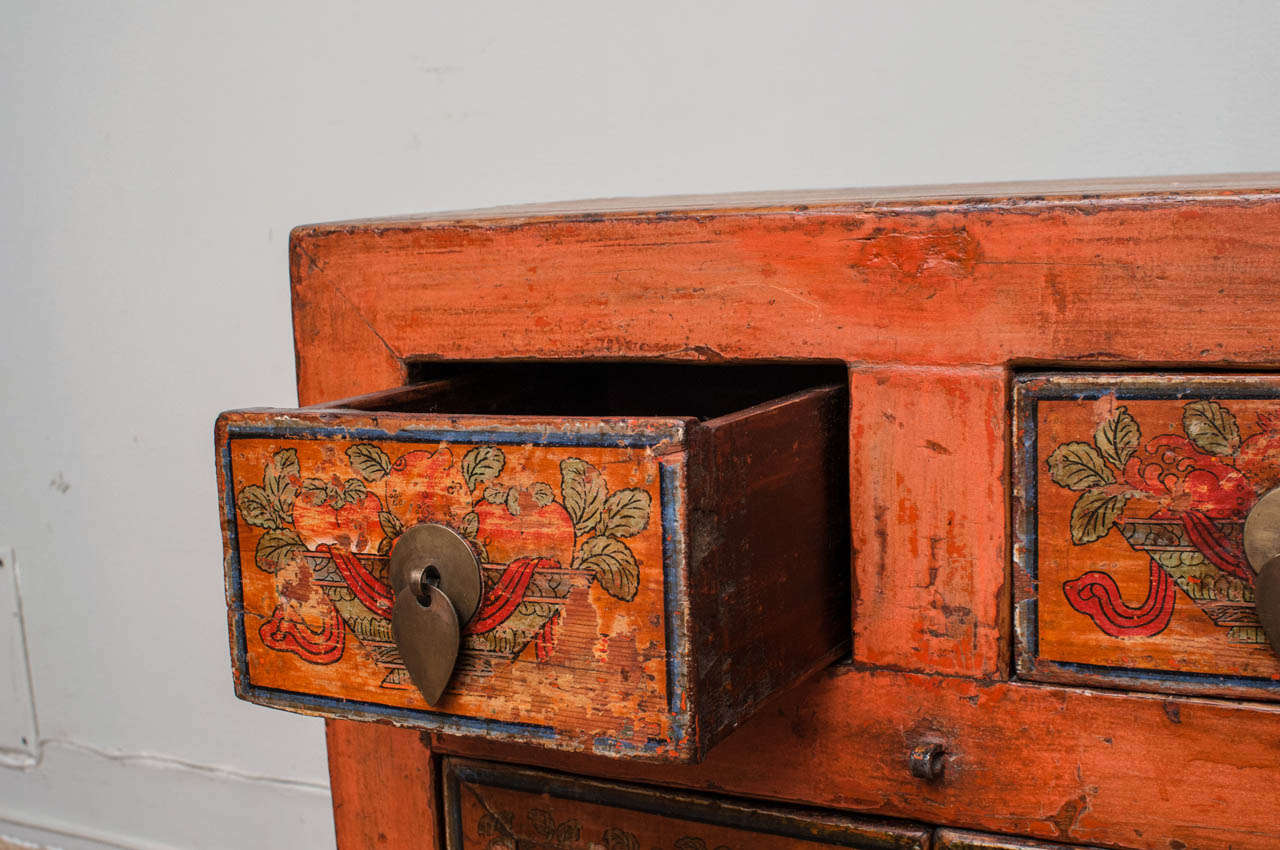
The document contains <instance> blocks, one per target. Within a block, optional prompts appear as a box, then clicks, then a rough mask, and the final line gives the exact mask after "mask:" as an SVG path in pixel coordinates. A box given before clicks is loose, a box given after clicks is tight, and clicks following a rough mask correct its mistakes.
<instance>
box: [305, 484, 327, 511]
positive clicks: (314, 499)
mask: <svg viewBox="0 0 1280 850" xmlns="http://www.w3.org/2000/svg"><path fill="white" fill-rule="evenodd" d="M329 489H330V488H329V485H328V484H326V483H325V482H323V481H321V480H320V479H319V478H307V479H304V480H303V482H302V488H301V495H302V498H304V499H306V500H307V501H308V502H310V503H311V504H312V505H314V506H316V507H319V506H320V505H323V504H324V503H325V502H326V501H328V499H329V495H330V494H329Z"/></svg>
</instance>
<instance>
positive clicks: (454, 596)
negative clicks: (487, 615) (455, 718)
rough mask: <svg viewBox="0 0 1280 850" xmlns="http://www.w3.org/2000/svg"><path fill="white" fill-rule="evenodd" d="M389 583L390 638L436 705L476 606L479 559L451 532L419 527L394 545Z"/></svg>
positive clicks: (412, 676) (444, 528)
mask: <svg viewBox="0 0 1280 850" xmlns="http://www.w3.org/2000/svg"><path fill="white" fill-rule="evenodd" d="M390 579H391V589H392V591H393V592H394V593H395V607H394V608H393V610H392V614H391V636H392V638H393V639H394V640H395V644H396V649H398V650H399V652H400V657H401V658H402V659H403V660H404V666H405V669H407V670H408V671H409V678H410V679H411V680H413V683H414V684H415V685H417V686H418V690H419V691H421V692H422V697H423V699H425V700H426V701H427V703H428V704H430V705H436V704H438V703H439V702H440V697H441V696H442V695H443V694H444V689H445V686H447V685H448V684H449V678H450V677H451V676H452V675H453V667H454V664H455V663H456V662H457V660H458V646H459V645H460V643H461V639H462V627H463V626H465V625H466V624H467V621H469V620H470V619H471V617H472V615H473V614H475V612H476V606H477V605H478V604H479V602H480V592H481V579H480V559H479V558H477V557H476V553H475V551H474V550H473V549H472V548H471V544H469V543H468V542H467V541H466V540H465V539H464V538H463V537H462V535H460V534H458V533H457V532H456V531H454V530H453V529H451V528H449V527H448V526H444V525H439V524H437V523H423V524H421V525H415V526H413V527H412V528H409V529H407V530H406V531H405V532H404V534H402V535H400V537H399V539H397V540H396V544H395V547H394V548H393V549H392V550H391V564H390Z"/></svg>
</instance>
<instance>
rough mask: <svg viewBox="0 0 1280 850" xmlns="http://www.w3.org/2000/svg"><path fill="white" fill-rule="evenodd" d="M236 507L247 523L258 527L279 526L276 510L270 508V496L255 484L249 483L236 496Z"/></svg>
mask: <svg viewBox="0 0 1280 850" xmlns="http://www.w3.org/2000/svg"><path fill="white" fill-rule="evenodd" d="M236 509H237V510H239V511H240V516H242V517H244V521H245V522H247V523H249V525H256V526H257V527H258V528H279V527H280V522H279V519H278V518H277V516H276V512H275V511H273V510H272V509H271V497H270V496H269V495H267V491H266V490H264V489H262V488H261V487H259V486H258V485H257V484H250V485H249V486H248V487H245V488H244V489H243V490H241V491H240V495H239V496H238V497H237V498H236Z"/></svg>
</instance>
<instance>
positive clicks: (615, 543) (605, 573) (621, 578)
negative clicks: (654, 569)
mask: <svg viewBox="0 0 1280 850" xmlns="http://www.w3.org/2000/svg"><path fill="white" fill-rule="evenodd" d="M573 566H574V567H575V568H576V569H584V570H591V571H592V572H593V573H595V576H596V580H597V581H599V582H600V587H602V588H603V589H604V591H605V593H608V594H609V595H610V596H612V597H614V598H615V599H621V600H622V601H623V602H630V601H631V600H632V599H635V598H636V591H637V590H639V589H640V567H639V565H638V564H636V556H635V555H633V554H632V553H631V549H630V547H628V546H627V544H625V543H623V542H622V541H621V540H618V539H616V538H613V537H606V536H605V535H598V536H596V537H590V538H588V539H587V540H586V541H585V542H584V543H583V544H582V546H581V547H579V549H578V553H577V554H576V555H575V556H574V558H573Z"/></svg>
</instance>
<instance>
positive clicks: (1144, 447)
mask: <svg viewBox="0 0 1280 850" xmlns="http://www.w3.org/2000/svg"><path fill="white" fill-rule="evenodd" d="M1257 425H1258V428H1259V430H1258V432H1256V433H1253V434H1252V435H1250V436H1248V437H1247V438H1245V437H1244V436H1243V435H1242V433H1241V429H1240V424H1239V422H1238V420H1237V418H1236V416H1235V415H1234V414H1233V413H1232V412H1231V411H1230V410H1229V409H1228V408H1227V407H1226V406H1225V405H1223V404H1220V403H1219V402H1216V401H1209V400H1201V401H1192V402H1189V403H1187V404H1186V405H1185V406H1184V407H1183V413H1182V433H1181V434H1159V435H1157V436H1155V437H1153V438H1151V439H1149V440H1147V441H1146V442H1145V443H1144V442H1143V439H1142V429H1141V427H1140V425H1139V423H1138V421H1137V420H1136V419H1135V418H1134V417H1133V415H1132V414H1130V413H1129V411H1128V409H1127V408H1125V407H1123V406H1121V407H1116V408H1114V410H1113V411H1112V412H1111V414H1110V416H1109V417H1108V418H1107V419H1105V420H1104V421H1103V422H1102V423H1101V424H1099V425H1098V427H1097V429H1096V430H1095V432H1094V434H1093V440H1092V442H1082V441H1077V442H1068V443H1063V444H1062V445H1060V446H1058V447H1057V448H1056V449H1054V451H1053V453H1052V454H1050V455H1049V457H1048V460H1047V466H1048V471H1049V475H1050V477H1051V478H1052V479H1053V481H1054V483H1056V484H1057V485H1059V486H1061V487H1065V488H1067V489H1070V490H1073V491H1076V492H1078V493H1079V494H1080V495H1079V496H1078V497H1077V498H1076V502H1075V505H1074V507H1073V509H1072V511H1071V518H1070V531H1071V540H1072V542H1073V543H1074V544H1075V545H1077V546H1084V545H1088V544H1090V543H1092V542H1094V541H1097V540H1100V539H1102V538H1103V537H1105V536H1107V535H1108V534H1110V533H1111V531H1112V530H1113V529H1116V530H1118V531H1119V532H1120V534H1121V535H1122V536H1123V537H1124V539H1125V540H1126V541H1127V542H1128V544H1129V545H1130V546H1131V547H1132V548H1133V549H1135V550H1137V551H1140V552H1144V553H1146V554H1147V555H1148V557H1149V559H1150V580H1149V584H1148V589H1147V596H1146V598H1145V599H1144V600H1143V602H1141V603H1140V604H1138V605H1130V604H1128V603H1126V602H1125V601H1124V600H1123V599H1122V598H1121V594H1120V590H1119V587H1118V586H1117V584H1116V581H1115V579H1114V578H1113V577H1112V576H1111V575H1110V574H1109V573H1107V572H1105V571H1101V570H1094V571H1089V572H1086V573H1084V574H1083V575H1081V576H1079V577H1077V578H1074V579H1071V580H1069V581H1067V582H1065V583H1064V584H1063V593H1064V594H1065V595H1066V598H1067V601H1068V602H1069V603H1070V604H1071V606H1072V607H1073V608H1074V609H1075V610H1077V611H1079V612H1080V613H1082V614H1085V615H1087V616H1088V617H1089V618H1090V619H1092V620H1093V622H1094V623H1095V624H1096V625H1097V627H1098V628H1099V629H1101V630H1102V631H1103V632H1105V633H1106V634H1108V635H1111V636H1113V637H1126V636H1151V635H1156V634H1159V633H1160V632H1162V631H1163V630H1164V629H1165V628H1166V627H1167V626H1168V625H1169V622H1170V620H1171V619H1172V617H1173V610H1174V604H1175V602H1176V599H1177V591H1178V590H1181V591H1182V592H1183V593H1185V594H1186V595H1187V596H1189V597H1190V598H1191V599H1192V601H1194V602H1195V603H1196V605H1198V606H1199V607H1200V608H1201V609H1202V610H1203V611H1204V612H1205V614H1207V615H1208V616H1209V618H1210V619H1211V620H1212V621H1213V622H1214V623H1215V624H1216V625H1218V626H1221V627H1223V628H1226V629H1227V630H1228V633H1227V638H1228V640H1231V641H1233V642H1238V643H1264V642H1265V640H1266V638H1265V636H1264V635H1263V633H1262V629H1261V627H1260V625H1259V623H1258V619H1257V614H1256V611H1255V609H1254V606H1253V583H1254V577H1255V573H1254V571H1253V569H1252V568H1251V567H1250V566H1249V563H1248V561H1247V559H1246V558H1245V555H1244V542H1243V536H1244V535H1243V532H1244V520H1245V517H1246V516H1247V514H1248V512H1249V509H1250V508H1251V507H1253V504H1254V503H1255V502H1256V501H1257V499H1258V498H1259V497H1260V496H1261V495H1262V494H1264V493H1266V492H1268V491H1269V490H1271V489H1272V488H1274V487H1275V486H1276V485H1277V484H1280V414H1277V413H1276V412H1275V411H1270V412H1262V413H1259V414H1258V415H1257Z"/></svg>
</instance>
